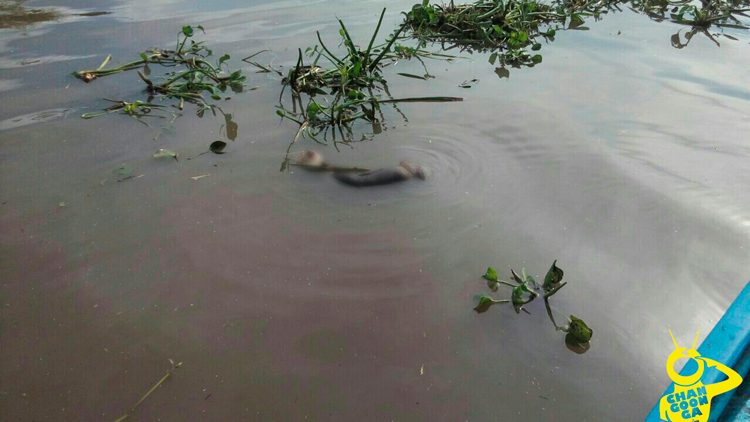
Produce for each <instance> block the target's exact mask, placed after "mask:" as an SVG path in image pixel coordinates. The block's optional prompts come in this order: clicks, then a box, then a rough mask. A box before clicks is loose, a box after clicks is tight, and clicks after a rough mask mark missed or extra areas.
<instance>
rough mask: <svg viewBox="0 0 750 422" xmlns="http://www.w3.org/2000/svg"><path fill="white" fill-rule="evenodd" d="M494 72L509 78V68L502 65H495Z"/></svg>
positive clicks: (501, 76)
mask: <svg viewBox="0 0 750 422" xmlns="http://www.w3.org/2000/svg"><path fill="white" fill-rule="evenodd" d="M495 74H497V76H498V77H499V78H509V77H510V70H508V69H506V68H504V67H496V68H495Z"/></svg>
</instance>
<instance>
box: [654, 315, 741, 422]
mask: <svg viewBox="0 0 750 422" xmlns="http://www.w3.org/2000/svg"><path fill="white" fill-rule="evenodd" d="M669 335H670V336H672V342H673V343H674V348H675V350H674V351H673V352H672V353H670V354H669V357H668V358H667V375H669V378H670V379H671V380H672V381H673V382H674V391H672V392H671V393H669V394H666V395H664V397H662V398H661V400H660V401H659V417H660V418H661V420H663V421H672V422H677V421H683V422H707V421H708V416H709V413H710V412H711V400H713V398H714V397H716V396H718V395H720V394H723V393H726V392H727V391H731V390H733V389H735V388H737V387H738V386H739V385H740V384H741V383H742V377H741V376H740V375H739V374H738V373H737V372H735V371H734V370H733V369H732V368H730V367H728V366H726V365H724V364H723V363H721V362H717V361H715V360H713V359H711V358H707V357H705V356H701V355H700V353H698V350H696V348H695V346H696V343H697V342H698V334H696V335H695V340H694V341H693V345H692V347H691V348H690V349H688V348H685V347H680V345H679V344H677V340H675V338H674V335H673V334H672V330H670V331H669ZM685 358H687V359H692V360H694V361H695V363H696V364H697V366H698V369H697V370H696V371H695V372H694V373H693V374H691V375H680V374H678V373H677V372H676V371H675V370H674V364H675V363H676V362H677V361H678V360H680V359H685ZM706 368H715V369H716V370H717V371H720V372H721V373H723V374H724V375H726V376H727V379H725V380H723V381H720V382H715V383H713V384H708V385H705V384H703V382H702V381H701V378H702V377H703V372H704V371H705V370H706Z"/></svg>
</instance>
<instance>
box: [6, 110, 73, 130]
mask: <svg viewBox="0 0 750 422" xmlns="http://www.w3.org/2000/svg"><path fill="white" fill-rule="evenodd" d="M69 111H70V109H67V108H56V109H52V110H43V111H39V112H36V113H31V114H24V115H23V116H16V117H12V118H10V119H5V120H3V121H0V130H8V129H14V128H17V127H21V126H26V125H31V124H34V123H44V122H50V121H53V120H57V119H64V118H65V116H67V114H68V112H69Z"/></svg>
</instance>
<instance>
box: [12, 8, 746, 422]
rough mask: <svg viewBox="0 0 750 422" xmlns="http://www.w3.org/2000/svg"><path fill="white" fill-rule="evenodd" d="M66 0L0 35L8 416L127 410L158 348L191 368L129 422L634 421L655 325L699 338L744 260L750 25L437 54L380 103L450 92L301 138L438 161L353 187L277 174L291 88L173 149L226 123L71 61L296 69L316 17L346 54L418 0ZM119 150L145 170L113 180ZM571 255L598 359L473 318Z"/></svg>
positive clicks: (269, 85)
mask: <svg viewBox="0 0 750 422" xmlns="http://www.w3.org/2000/svg"><path fill="white" fill-rule="evenodd" d="M2 3H3V4H6V3H8V2H2ZM11 3H12V2H11ZM55 3H58V4H56V5H54V10H55V11H56V12H55V14H54V16H51V17H38V18H39V19H32V21H31V22H22V23H20V24H19V23H13V24H7V25H6V24H5V23H4V24H3V25H2V26H0V92H2V98H3V101H2V107H1V108H0V163H1V164H0V165H1V167H0V177H1V178H0V203H1V205H0V230H1V233H2V235H1V236H0V350H1V353H2V359H1V360H0V419H1V420H8V421H11V420H14V421H15V420H23V421H31V420H37V421H40V420H114V419H115V418H117V417H118V416H120V415H122V414H123V413H124V412H125V411H126V410H127V409H128V408H129V407H130V406H131V405H132V404H133V403H134V402H136V401H137V400H138V398H139V397H140V396H141V395H142V394H143V393H144V392H145V391H146V389H147V388H148V387H149V385H151V384H153V383H154V382H156V381H157V380H158V379H159V378H160V377H161V376H162V375H163V374H164V372H165V371H166V370H167V369H168V368H169V363H168V359H170V358H172V359H175V360H178V361H182V362H183V363H184V365H183V367H181V368H180V369H178V370H177V372H176V373H175V375H174V377H173V378H171V379H170V380H168V381H167V382H166V383H165V384H164V385H163V387H162V388H160V389H159V390H157V391H156V392H155V393H154V394H153V395H151V397H149V398H148V399H147V400H146V401H145V402H144V403H143V404H142V405H141V406H140V407H139V408H138V409H137V411H136V413H135V415H134V416H137V419H144V420H193V419H201V418H203V419H206V420H237V419H251V420H302V419H311V420H347V421H350V420H529V421H532V420H533V421H537V420H539V421H541V420H556V421H561V420H567V421H580V420H590V421H602V420H610V421H614V420H638V419H642V418H643V416H644V415H645V414H646V413H647V411H648V409H649V408H650V406H651V405H652V404H653V403H654V402H655V401H656V400H657V399H658V397H659V395H660V393H661V391H662V390H663V388H664V387H665V386H666V385H667V381H668V380H667V377H666V374H665V373H664V369H663V363H664V360H665V358H666V356H667V354H668V353H669V352H670V351H671V348H672V345H671V340H670V338H669V336H668V334H667V328H668V327H671V328H672V330H673V331H674V332H675V334H676V335H677V336H678V338H679V339H681V340H682V341H683V342H689V341H690V339H692V336H693V334H694V333H695V331H696V330H698V329H700V330H701V332H702V333H707V332H708V331H709V330H710V328H711V327H712V326H713V324H714V323H715V322H716V321H717V320H718V319H719V318H720V316H721V315H722V313H723V311H724V310H725V309H726V307H727V306H728V304H729V303H730V302H731V300H732V299H733V298H734V296H735V295H736V294H737V293H738V292H739V290H740V289H741V287H742V286H743V285H744V284H745V281H746V279H747V278H748V272H747V268H748V259H747V256H748V255H747V253H748V248H750V190H748V189H747V186H748V182H750V166H749V165H748V163H750V160H749V158H750V144H748V141H749V140H748V136H747V134H748V133H750V88H748V87H750V74H749V73H748V72H747V69H749V68H750V54H748V53H749V52H750V46H749V45H748V42H749V41H750V37H749V36H748V34H747V33H745V32H742V31H734V30H730V31H734V32H730V33H731V34H732V35H733V36H735V37H737V38H738V39H739V40H738V41H731V40H729V39H727V38H723V37H722V38H721V39H720V42H721V47H720V48H717V47H716V46H715V45H714V44H713V43H711V42H710V41H709V40H708V39H706V38H705V37H700V36H696V37H695V38H694V39H693V41H692V42H691V44H690V46H689V47H686V48H684V49H679V50H678V49H675V48H673V47H672V46H671V45H670V39H669V38H670V36H671V34H673V33H674V32H676V31H677V30H679V29H680V28H681V27H680V26H678V25H675V24H672V23H668V22H664V23H655V22H652V21H650V20H648V19H647V18H645V17H643V16H639V15H635V14H633V13H631V12H624V13H620V14H617V15H609V16H606V17H605V19H603V20H602V21H601V22H597V23H591V24H590V25H589V26H590V28H591V29H590V30H589V31H566V32H562V33H559V34H558V37H557V40H556V41H555V42H554V44H552V45H549V46H547V47H545V48H544V49H543V50H544V51H543V53H544V63H543V64H542V65H540V66H537V67H535V68H533V69H526V70H513V71H512V73H511V77H510V78H509V79H499V78H498V77H497V76H496V75H495V73H494V67H493V66H491V65H489V64H488V63H487V57H486V56H483V55H474V56H470V55H467V57H468V59H466V60H460V61H457V62H454V63H446V62H439V61H438V62H433V61H431V62H428V66H429V67H430V70H431V72H432V73H433V74H435V75H436V76H437V78H436V79H434V80H430V81H427V82H425V81H419V80H414V79H407V78H401V77H398V76H394V77H392V78H390V85H391V90H392V92H396V93H398V94H399V95H400V96H415V95H416V96H425V95H453V96H463V97H464V101H463V102H462V103H446V104H406V105H403V106H402V107H401V111H402V112H403V113H404V114H405V115H406V116H407V117H408V122H405V121H404V120H403V118H402V117H400V116H399V114H397V113H396V112H395V111H393V110H392V109H388V110H386V113H388V117H389V119H390V126H389V127H388V130H386V131H385V132H383V133H382V134H380V135H378V136H377V137H376V138H375V139H374V140H373V141H370V142H363V143H359V144H357V145H356V146H355V147H354V148H348V147H345V148H343V149H341V151H340V152H338V153H337V152H336V151H335V150H334V149H333V148H331V147H328V148H325V147H320V146H318V145H316V144H314V143H312V142H310V141H300V143H299V145H296V146H295V150H301V149H304V148H318V149H320V150H322V151H323V152H324V153H325V154H326V155H327V157H328V159H329V160H330V161H331V162H335V163H338V164H344V165H355V164H356V165H361V166H365V167H367V166H370V167H377V166H384V165H393V164H395V163H397V162H398V161H399V160H401V159H411V160H413V161H416V162H419V163H422V164H423V165H424V166H426V167H427V168H428V169H429V177H428V179H427V180H426V181H425V182H419V181H415V182H409V183H405V184H402V185H398V186H391V187H383V188H374V189H367V190H357V189H353V188H347V187H345V186H343V185H340V184H338V183H336V182H335V181H334V180H333V179H332V178H331V177H329V175H326V174H317V173H308V172H304V171H300V170H295V171H292V172H286V173H282V172H279V171H278V169H279V166H280V164H281V161H282V159H283V157H284V151H285V149H286V147H287V145H288V142H289V141H290V140H291V139H292V138H293V137H294V133H295V131H296V127H294V125H293V124H292V125H290V124H288V123H287V122H282V123H279V121H278V117H277V116H276V115H275V114H274V109H273V105H274V104H275V103H276V100H277V97H278V93H279V89H280V84H279V78H278V77H274V76H269V75H268V74H255V73H251V74H250V79H249V85H251V86H257V87H258V89H257V90H254V91H249V92H246V93H244V94H241V95H237V96H235V97H234V98H233V99H232V100H231V101H228V102H226V103H225V104H223V105H222V107H223V108H224V110H225V111H226V112H228V113H231V114H232V115H233V116H234V119H235V120H236V121H237V122H238V124H239V136H238V137H237V139H236V141H234V142H232V143H230V145H229V148H228V153H227V154H224V155H214V154H207V155H202V156H200V157H198V158H196V159H193V160H186V159H184V158H183V159H181V160H180V161H179V162H174V161H172V160H156V159H154V158H152V157H151V155H152V154H153V153H154V152H155V151H156V150H157V149H158V148H169V149H173V150H175V151H178V152H179V153H180V154H181V155H182V157H190V156H194V155H197V154H199V153H201V152H203V151H205V150H206V148H207V145H208V144H209V143H210V142H211V141H212V140H215V139H218V138H220V137H222V136H223V135H222V129H221V125H222V123H223V119H220V118H214V117H213V116H210V115H207V116H205V117H203V118H202V119H199V118H197V117H196V116H195V115H194V114H193V113H192V112H186V113H185V115H184V116H183V117H181V118H179V119H177V120H176V121H175V122H174V124H173V125H171V126H169V125H165V126H167V127H166V128H164V129H159V128H160V127H161V126H162V125H160V124H156V125H154V126H153V127H152V128H149V127H146V126H143V125H140V124H138V123H137V122H135V121H134V120H132V119H130V118H128V117H126V116H122V115H113V116H109V117H105V118H100V119H95V120H82V119H80V118H79V116H80V114H81V113H83V112H86V111H93V110H96V109H99V108H102V107H104V106H106V103H105V102H104V101H103V100H102V98H104V97H109V98H132V99H136V98H140V96H141V95H142V94H141V93H140V89H141V86H142V85H141V83H140V81H139V80H138V79H137V76H136V75H135V74H134V73H125V74H122V75H118V76H114V77H110V78H104V79H101V80H98V81H96V82H95V83H92V84H84V83H82V82H80V81H78V80H76V79H74V78H73V77H72V76H70V72H72V71H74V70H78V69H81V68H87V67H88V68H90V67H96V66H97V65H98V63H99V62H100V61H101V60H102V59H103V57H104V56H106V54H113V56H114V57H115V62H117V63H124V62H125V61H127V60H128V59H130V58H131V57H133V56H136V55H137V53H138V52H139V51H141V50H143V49H144V48H147V47H150V46H163V47H169V46H171V45H173V43H174V41H175V38H176V33H177V31H178V30H179V28H180V27H181V26H182V25H183V24H186V23H193V24H197V23H200V24H202V25H203V26H205V28H206V36H205V39H206V40H207V41H208V42H209V44H210V45H211V46H212V47H213V48H214V50H215V51H216V52H229V53H230V54H231V55H232V57H233V59H232V61H231V62H230V63H231V64H232V66H234V67H238V66H241V65H242V66H244V63H242V62H241V61H239V60H238V59H239V58H242V57H245V56H248V55H250V54H251V53H253V52H256V51H258V50H261V49H270V50H271V52H270V53H266V56H265V57H264V59H263V60H264V61H265V62H272V63H273V64H275V65H284V66H289V65H290V64H293V63H294V61H295V60H296V51H297V48H299V47H302V48H304V47H306V46H309V45H313V44H314V43H315V39H314V33H315V30H320V31H321V34H323V36H324V38H325V39H326V40H330V43H331V44H332V45H335V42H336V41H335V39H336V37H337V34H336V33H337V30H338V28H337V27H336V21H335V17H340V18H342V19H343V20H345V21H346V22H347V24H348V26H349V28H350V30H351V31H352V33H353V36H354V37H355V38H356V39H359V40H366V39H367V36H368V35H369V34H370V33H371V32H370V31H371V30H372V27H373V26H374V24H375V22H376V21H377V17H378V14H379V12H380V9H381V8H382V7H384V6H385V7H387V8H388V13H387V14H386V21H385V22H384V28H392V27H395V25H396V24H397V23H398V21H399V20H400V19H401V18H400V16H399V14H398V13H399V11H402V10H407V9H408V8H409V7H410V5H411V3H412V2H409V1H378V2H376V1H353V0H352V1H315V2H309V1H300V2H271V1H266V2H262V1H254V2H243V1H236V0H223V1H216V2H196V1H180V0H165V1H154V2H139V1H123V0H119V1H114V2H101V1H94V0H91V1H76V0H66V1H61V2H55ZM12 4H15V5H17V6H19V7H26V8H45V7H47V6H51V4H49V3H45V2H41V1H33V2H32V1H29V2H26V3H12ZM99 11H107V12H111V13H110V14H103V15H98V14H96V13H94V15H97V16H80V14H87V13H90V12H99ZM34 20H36V21H34ZM362 42H365V41H362ZM246 70H248V71H250V70H251V69H250V68H249V67H246ZM419 70H420V67H419V64H418V63H412V62H401V63H399V64H398V71H402V72H408V73H418V72H419ZM473 78H476V79H479V82H478V84H477V85H476V86H474V87H473V88H470V89H462V88H459V87H458V84H460V83H461V82H462V81H465V80H469V79H473ZM155 138H156V139H155ZM122 165H126V166H128V167H129V168H131V169H132V171H133V175H134V176H138V177H135V178H132V179H129V180H126V181H122V182H117V177H118V175H117V174H116V170H117V169H118V168H119V167H120V166H122ZM200 175H208V176H207V177H203V178H200V179H198V180H193V179H191V178H192V177H194V176H200ZM553 259H558V263H559V265H560V266H561V267H563V268H564V269H565V274H566V280H568V281H569V285H568V286H567V287H566V288H565V289H563V290H562V291H561V292H560V293H558V294H557V295H556V296H555V298H554V300H553V308H554V310H555V312H556V313H557V314H558V315H559V318H564V317H565V316H566V315H567V314H570V313H574V314H576V315H578V316H580V317H582V318H584V319H585V320H586V321H587V322H588V323H589V325H591V326H592V328H593V329H594V338H593V342H592V346H591V349H590V350H589V351H588V353H586V354H584V355H577V354H574V353H571V352H570V351H569V350H568V349H567V348H566V347H565V345H564V342H563V341H562V337H561V335H560V334H559V333H556V332H555V331H554V329H553V328H552V326H551V324H550V323H549V321H548V320H547V318H546V313H545V311H544V307H543V306H542V305H541V304H540V303H539V302H538V301H537V302H534V303H532V306H530V307H529V311H530V312H531V315H524V314H521V315H516V314H515V313H514V312H513V310H512V309H511V308H510V307H504V308H503V307H495V308H493V309H491V310H490V312H488V313H486V314H482V315H477V314H476V313H474V312H473V311H472V310H471V308H472V306H473V302H472V298H473V297H474V295H476V294H479V293H484V292H486V291H487V288H486V285H485V283H484V282H483V281H482V280H481V279H480V277H479V276H480V275H481V274H482V273H483V271H484V269H485V268H486V266H487V265H494V266H496V267H498V268H499V269H500V270H501V271H502V273H503V275H505V274H506V273H507V272H508V271H509V268H510V267H513V268H517V269H520V267H523V266H525V267H527V268H528V269H529V271H530V272H531V273H532V274H534V275H537V276H539V277H543V275H544V272H546V269H547V268H548V266H549V264H550V263H551V262H552V260H553Z"/></svg>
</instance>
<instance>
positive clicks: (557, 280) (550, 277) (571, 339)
mask: <svg viewBox="0 0 750 422" xmlns="http://www.w3.org/2000/svg"><path fill="white" fill-rule="evenodd" d="M510 272H511V277H512V280H513V281H512V282H511V281H503V280H501V279H500V278H499V277H498V274H497V270H496V269H495V268H493V267H488V268H487V271H485V273H484V275H483V276H482V278H484V279H485V280H487V286H488V287H489V288H490V290H492V291H493V292H496V291H498V290H499V287H500V286H501V285H504V286H507V287H510V288H511V289H512V290H511V295H510V299H495V298H493V297H492V296H490V295H487V294H483V295H480V296H478V298H477V305H476V306H475V307H474V310H475V311H476V312H477V313H484V312H487V311H488V310H489V309H490V307H492V306H493V305H496V304H500V303H511V304H512V305H513V309H514V310H515V311H516V313H520V312H521V311H524V312H526V313H529V312H528V311H527V310H526V309H525V308H524V306H525V305H527V304H529V303H531V302H532V301H534V300H535V299H536V298H537V297H539V296H540V295H541V296H542V297H543V298H544V306H545V308H546V309H547V315H548V316H549V318H550V321H552V325H554V326H555V329H556V330H559V331H563V332H565V333H566V334H567V335H566V342H568V343H570V345H571V347H572V346H574V345H576V344H578V345H580V344H583V343H588V342H589V340H591V336H592V330H591V329H590V328H589V327H588V325H586V323H585V322H584V321H583V320H582V319H580V318H577V317H575V316H573V315H571V316H570V322H569V323H568V324H567V325H563V326H559V325H557V323H556V322H555V318H554V315H553V314H552V308H551V307H550V304H549V298H550V297H552V296H553V295H554V294H555V293H557V292H558V291H559V290H560V289H562V288H563V287H564V286H565V285H566V284H567V282H563V281H562V279H563V275H564V272H563V270H562V269H561V268H559V267H558V266H557V260H555V261H554V262H553V263H552V266H550V268H549V270H548V271H547V274H546V275H545V277H544V282H543V283H542V284H539V283H538V282H537V281H536V280H535V279H534V277H532V276H531V275H530V274H528V273H527V272H526V269H525V268H523V269H521V274H518V273H517V272H516V271H515V270H513V269H511V270H510ZM585 348H586V349H587V347H585Z"/></svg>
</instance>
